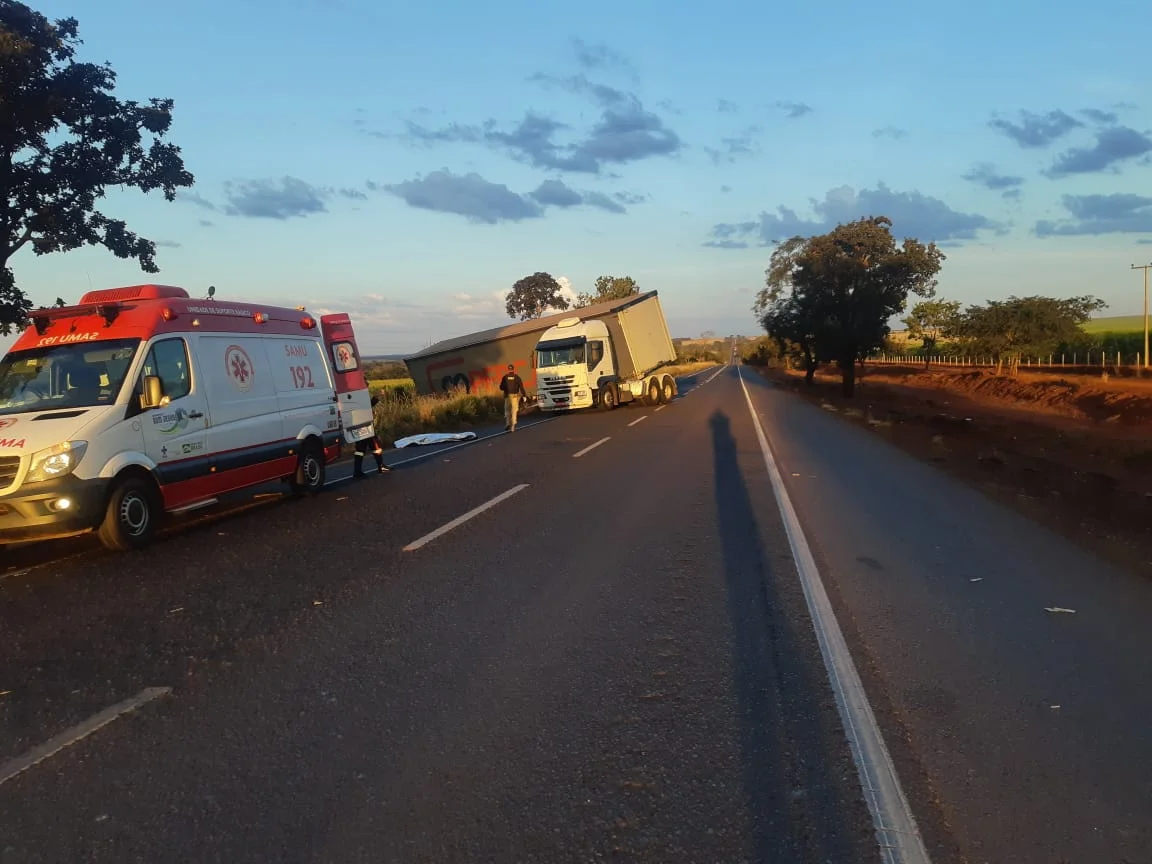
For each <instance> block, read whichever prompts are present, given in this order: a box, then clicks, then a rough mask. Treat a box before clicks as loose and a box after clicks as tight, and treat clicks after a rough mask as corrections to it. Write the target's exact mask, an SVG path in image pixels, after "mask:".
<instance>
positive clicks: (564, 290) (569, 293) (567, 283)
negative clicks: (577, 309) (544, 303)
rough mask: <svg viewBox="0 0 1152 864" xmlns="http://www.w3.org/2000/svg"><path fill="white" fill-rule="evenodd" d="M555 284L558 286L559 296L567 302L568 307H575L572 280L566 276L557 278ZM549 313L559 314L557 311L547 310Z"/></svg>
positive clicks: (574, 292)
mask: <svg viewBox="0 0 1152 864" xmlns="http://www.w3.org/2000/svg"><path fill="white" fill-rule="evenodd" d="M556 282H557V283H558V284H559V285H560V296H561V297H563V298H564V299H565V300H567V301H568V306H569V307H572V306H575V305H576V289H575V288H573V287H572V280H571V279H569V278H568V277H567V276H557V277H556ZM548 311H549V312H559V311H561V310H559V309H551V308H550V309H549V310H548Z"/></svg>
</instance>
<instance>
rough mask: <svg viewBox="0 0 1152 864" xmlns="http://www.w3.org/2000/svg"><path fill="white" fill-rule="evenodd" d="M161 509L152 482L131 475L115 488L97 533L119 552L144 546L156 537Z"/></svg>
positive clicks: (104, 542) (106, 544)
mask: <svg viewBox="0 0 1152 864" xmlns="http://www.w3.org/2000/svg"><path fill="white" fill-rule="evenodd" d="M162 509H163V508H162V506H161V504H160V499H159V496H158V495H157V494H156V486H155V485H154V484H153V483H152V481H151V480H148V479H147V478H145V477H141V476H139V475H131V474H130V475H128V476H127V477H125V478H124V479H123V480H120V481H118V482H117V483H116V485H115V486H113V487H112V494H111V495H110V496H109V498H108V507H107V508H106V509H105V511H104V521H103V522H101V523H100V527H99V528H98V529H97V532H96V533H97V536H98V537H99V538H100V542H101V543H103V544H104V546H105V547H106V548H108V549H112V550H115V551H117V552H123V551H127V550H129V549H143V548H144V547H145V546H147V545H148V544H149V543H151V542H152V538H153V537H155V536H156V526H157V523H158V522H159V521H160V517H161V515H162Z"/></svg>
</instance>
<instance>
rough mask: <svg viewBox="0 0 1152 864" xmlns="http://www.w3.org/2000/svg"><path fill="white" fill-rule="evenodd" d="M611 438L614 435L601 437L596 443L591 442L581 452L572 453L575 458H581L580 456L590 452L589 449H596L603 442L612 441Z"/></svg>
mask: <svg viewBox="0 0 1152 864" xmlns="http://www.w3.org/2000/svg"><path fill="white" fill-rule="evenodd" d="M611 440H612V437H611V436H609V437H607V438H601V439H600V440H599V441H597V442H596V443H595V444H589V445H588V446H587V447H585V448H584V449H583V450H581V451H580V452H579V453H573V454H572V458H573V459H579V458H580V457H581V456H583V455H584V454H585V453H588V452H589V451H591V450H595V449H596V448H597V447H599V446H600V445H601V444H603V443H604V442H605V441H611Z"/></svg>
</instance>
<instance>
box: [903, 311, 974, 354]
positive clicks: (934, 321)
mask: <svg viewBox="0 0 1152 864" xmlns="http://www.w3.org/2000/svg"><path fill="white" fill-rule="evenodd" d="M959 324H960V301H959V300H921V301H920V302H919V303H917V304H916V305H915V306H913V307H912V311H911V312H910V313H909V314H908V317H907V318H905V319H904V326H905V327H907V328H908V335H909V336H911V337H912V338H913V339H919V340H920V341H921V342H923V343H924V348H923V351H924V367H925V368H927V367H928V365H929V363H930V362H931V360H932V350H933V349H934V348H935V347H936V346H937V344H938V343H939V342H940V339H941V338H949V337H952V336H955V335H956V330H957V327H958V326H959Z"/></svg>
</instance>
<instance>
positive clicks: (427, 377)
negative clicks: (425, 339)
mask: <svg viewBox="0 0 1152 864" xmlns="http://www.w3.org/2000/svg"><path fill="white" fill-rule="evenodd" d="M656 296H657V294H656V292H655V291H648V292H646V293H644V294H636V295H634V296H632V297H627V298H625V299H623V300H607V301H605V302H603V303H594V304H592V305H591V306H584V307H582V308H580V309H573V310H570V311H567V312H558V313H556V314H554V315H546V316H544V317H543V318H536V319H533V320H530V321H519V322H517V323H515V324H508V325H505V326H503V327H494V328H492V329H490V330H481V331H480V332H478V333H469V334H467V335H465V336H458V337H456V338H453V339H445V340H443V341H441V342H436V343H435V344H433V345H430V346H429V347H427V348H425V349H424V350H422V351H418V352H416V353H415V354H412V355H410V356H408V357H405V358H404V363H405V365H406V366H407V367H408V373H409V374H410V375H411V376H412V380H413V381H414V382H415V385H416V392H417V393H419V394H421V395H431V394H434V393H446V392H450V391H453V390H464V391H467V392H469V393H483V392H490V393H494V392H496V390H497V387H498V386H499V383H500V378H501V376H502V375H503V374H504V373H505V372H506V371H507V369H508V366H509V364H511V365H512V366H514V367H515V369H516V371H517V372H518V373H519V374H520V377H521V378H522V379H523V380H524V386H525V388H526V389H527V390H528V393H529V395H531V396H535V395H536V392H537V380H536V379H537V373H536V360H537V356H536V343H537V342H539V341H540V337H541V335H542V334H543V333H545V332H546V331H547V330H548V329H549V328H550V327H553V326H555V325H556V324H558V323H559V322H561V321H563V320H565V319H567V318H571V317H578V318H580V320H581V321H586V322H587V321H599V320H605V321H611V320H614V319H616V318H617V317H618V316H619V314H620V311H621V310H622V309H624V308H626V307H628V306H630V305H633V304H644V303H651V304H652V305H654V306H655V308H656V309H659V308H660V305H659V301H658V300H657V299H656ZM646 308H647V307H646ZM659 318H660V321H661V322H663V320H664V316H663V312H660V313H659ZM609 326H610V329H612V328H613V327H617V326H618V325H609ZM663 331H664V334H665V338H667V332H668V328H667V325H666V324H664V325H663ZM617 332H618V330H617ZM621 338H623V337H621ZM667 343H668V344H667V347H666V349H664V348H661V349H660V350H661V351H665V350H666V352H667V354H668V356H669V357H674V356H675V351H674V350H673V349H672V347H671V339H667ZM630 357H631V355H628V358H629V359H626V360H625V362H626V363H627V364H631V363H632V361H631V359H630ZM628 368H629V369H630V368H631V366H629V367H628ZM673 386H675V383H673Z"/></svg>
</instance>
